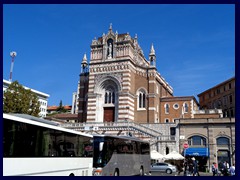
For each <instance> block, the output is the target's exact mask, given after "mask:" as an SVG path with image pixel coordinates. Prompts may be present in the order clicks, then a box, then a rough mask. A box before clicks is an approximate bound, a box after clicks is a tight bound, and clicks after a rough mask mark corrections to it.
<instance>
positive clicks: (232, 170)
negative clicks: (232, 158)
mask: <svg viewBox="0 0 240 180" xmlns="http://www.w3.org/2000/svg"><path fill="white" fill-rule="evenodd" d="M229 173H230V175H231V176H235V164H234V163H233V165H232V166H231V167H230V168H229Z"/></svg>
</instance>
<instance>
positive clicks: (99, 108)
mask: <svg viewBox="0 0 240 180" xmlns="http://www.w3.org/2000/svg"><path fill="white" fill-rule="evenodd" d="M119 91H120V83H119V82H118V80H117V79H116V78H114V77H112V76H102V78H101V80H100V82H99V83H98V84H96V87H95V93H96V94H97V98H96V119H97V121H98V122H116V121H117V119H118V102H119V99H118V98H119V95H118V92H119Z"/></svg>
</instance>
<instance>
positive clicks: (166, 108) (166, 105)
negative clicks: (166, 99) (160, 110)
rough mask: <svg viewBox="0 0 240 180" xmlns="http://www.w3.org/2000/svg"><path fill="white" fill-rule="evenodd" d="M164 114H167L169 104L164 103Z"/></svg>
mask: <svg viewBox="0 0 240 180" xmlns="http://www.w3.org/2000/svg"><path fill="white" fill-rule="evenodd" d="M164 107H165V114H169V104H165V105H164Z"/></svg>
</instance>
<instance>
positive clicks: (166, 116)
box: [78, 24, 198, 123]
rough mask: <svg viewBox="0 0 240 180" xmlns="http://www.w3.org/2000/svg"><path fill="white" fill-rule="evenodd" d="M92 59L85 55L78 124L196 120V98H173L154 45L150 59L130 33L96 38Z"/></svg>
mask: <svg viewBox="0 0 240 180" xmlns="http://www.w3.org/2000/svg"><path fill="white" fill-rule="evenodd" d="M90 47H91V54H90V61H89V62H88V60H87V55H86V54H84V57H83V59H82V63H81V73H80V81H79V98H78V99H79V102H78V120H79V122H107V123H108V122H118V121H124V120H125V121H134V122H135V123H172V122H174V121H175V119H179V118H181V117H184V118H193V112H194V110H198V102H197V100H196V99H195V97H194V96H183V97H174V96H173V88H172V87H171V86H170V85H169V84H168V83H167V81H166V80H165V79H164V77H162V76H161V75H160V73H159V72H158V71H157V68H156V63H157V58H156V55H155V49H154V46H153V44H151V45H149V50H150V52H149V55H148V58H146V57H145V56H144V53H143V50H142V49H141V47H140V45H139V43H138V37H137V35H135V36H134V37H132V36H130V34H129V33H123V34H118V32H117V31H116V32H115V33H114V32H113V29H112V25H111V24H110V27H109V30H108V32H107V34H105V33H103V35H102V37H98V38H94V39H93V40H92V43H91V46H90Z"/></svg>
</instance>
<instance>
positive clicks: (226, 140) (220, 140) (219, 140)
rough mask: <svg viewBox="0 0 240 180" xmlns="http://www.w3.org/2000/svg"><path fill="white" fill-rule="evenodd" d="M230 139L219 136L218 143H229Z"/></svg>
mask: <svg viewBox="0 0 240 180" xmlns="http://www.w3.org/2000/svg"><path fill="white" fill-rule="evenodd" d="M229 144H230V143H229V139H228V138H226V137H219V138H217V145H229Z"/></svg>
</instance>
